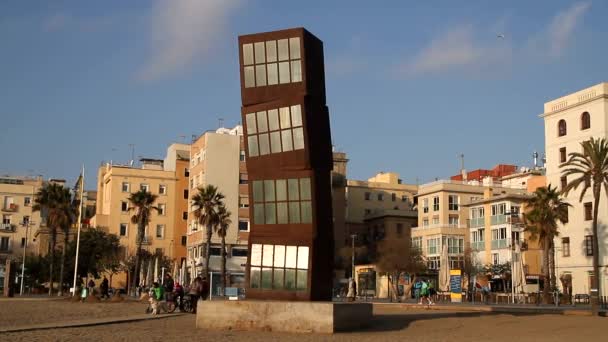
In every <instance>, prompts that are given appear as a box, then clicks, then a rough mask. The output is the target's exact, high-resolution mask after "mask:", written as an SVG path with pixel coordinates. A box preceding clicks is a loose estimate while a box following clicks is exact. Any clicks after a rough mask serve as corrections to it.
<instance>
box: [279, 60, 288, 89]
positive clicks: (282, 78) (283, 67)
mask: <svg viewBox="0 0 608 342" xmlns="http://www.w3.org/2000/svg"><path fill="white" fill-rule="evenodd" d="M290 81H291V77H289V62H281V63H279V83H281V84H285V83H289V82H290Z"/></svg>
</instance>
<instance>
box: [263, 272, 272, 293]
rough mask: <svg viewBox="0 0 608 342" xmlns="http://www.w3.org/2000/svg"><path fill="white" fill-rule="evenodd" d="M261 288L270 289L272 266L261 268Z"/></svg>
mask: <svg viewBox="0 0 608 342" xmlns="http://www.w3.org/2000/svg"><path fill="white" fill-rule="evenodd" d="M262 288H263V289H272V268H262Z"/></svg>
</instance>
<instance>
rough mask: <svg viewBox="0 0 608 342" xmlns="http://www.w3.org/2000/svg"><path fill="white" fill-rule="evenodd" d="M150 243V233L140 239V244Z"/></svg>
mask: <svg viewBox="0 0 608 342" xmlns="http://www.w3.org/2000/svg"><path fill="white" fill-rule="evenodd" d="M151 243H152V236H150V235H144V236H143V237H142V239H141V244H142V245H149V244H151Z"/></svg>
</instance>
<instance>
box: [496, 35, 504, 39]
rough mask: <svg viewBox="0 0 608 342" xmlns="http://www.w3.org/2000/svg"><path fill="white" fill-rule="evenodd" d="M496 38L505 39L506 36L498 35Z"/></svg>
mask: <svg viewBox="0 0 608 342" xmlns="http://www.w3.org/2000/svg"><path fill="white" fill-rule="evenodd" d="M496 37H497V38H502V39H505V35H504V34H498V35H496Z"/></svg>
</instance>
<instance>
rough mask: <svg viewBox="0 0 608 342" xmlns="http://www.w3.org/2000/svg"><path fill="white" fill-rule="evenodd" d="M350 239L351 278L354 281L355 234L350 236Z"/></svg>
mask: <svg viewBox="0 0 608 342" xmlns="http://www.w3.org/2000/svg"><path fill="white" fill-rule="evenodd" d="M350 237H351V239H352V258H351V267H352V268H351V277H352V278H353V281H355V238H357V234H351V236H350Z"/></svg>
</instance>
